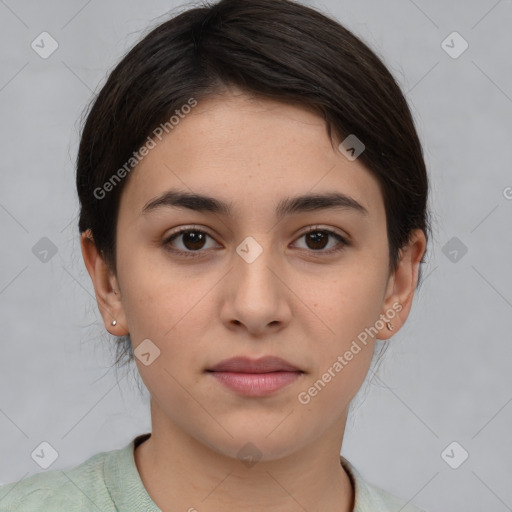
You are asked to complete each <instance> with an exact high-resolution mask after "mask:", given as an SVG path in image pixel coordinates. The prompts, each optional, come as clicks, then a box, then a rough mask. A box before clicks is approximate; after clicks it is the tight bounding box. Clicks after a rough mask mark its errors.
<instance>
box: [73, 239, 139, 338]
mask: <svg viewBox="0 0 512 512" xmlns="http://www.w3.org/2000/svg"><path fill="white" fill-rule="evenodd" d="M80 243H81V247H82V256H83V258H84V263H85V266H86V267H87V271H88V272H89V275H90V276H91V280H92V283H93V285H94V291H95V293H96V301H97V303H98V309H99V310H100V313H101V316H102V317H103V323H104V324H105V329H107V331H108V332H109V333H110V334H113V335H115V336H125V335H127V334H128V333H129V330H128V328H127V323H126V317H125V314H124V309H123V305H122V302H121V292H120V289H119V286H118V283H117V278H116V276H115V275H114V273H113V272H112V270H110V269H109V267H108V265H107V263H106V262H105V260H104V258H103V255H102V254H101V253H100V252H99V251H98V249H97V248H96V244H95V243H94V239H93V237H92V233H91V230H90V229H88V230H87V231H85V232H84V233H82V236H81V240H80ZM114 320H115V321H116V325H115V326H114V325H112V321H114Z"/></svg>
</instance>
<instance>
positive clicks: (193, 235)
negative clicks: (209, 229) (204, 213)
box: [183, 231, 204, 250]
mask: <svg viewBox="0 0 512 512" xmlns="http://www.w3.org/2000/svg"><path fill="white" fill-rule="evenodd" d="M183 243H184V244H185V247H186V248H187V249H190V250H197V249H201V248H202V246H203V245H204V234H203V233H197V232H196V231H189V232H188V233H185V234H184V235H183Z"/></svg>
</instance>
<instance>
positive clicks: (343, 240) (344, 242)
mask: <svg viewBox="0 0 512 512" xmlns="http://www.w3.org/2000/svg"><path fill="white" fill-rule="evenodd" d="M188 232H199V233H202V234H205V235H207V236H209V237H210V238H211V239H212V240H214V241H215V242H216V243H218V242H217V241H216V240H215V237H214V236H213V235H212V234H211V233H210V232H209V231H208V230H207V229H206V228H203V227H202V226H197V225H191V226H182V227H180V228H178V229H177V230H176V231H174V232H172V233H171V234H169V235H168V236H166V237H165V238H164V240H163V242H162V245H164V246H165V247H166V248H167V249H168V250H169V251H171V252H173V253H174V254H179V255H183V256H185V257H202V256H203V255H204V254H205V253H207V252H209V251H210V250H211V249H199V250H197V251H183V250H181V249H175V248H172V247H171V248H169V245H170V242H171V241H173V240H174V239H175V238H178V237H179V236H180V235H181V234H183V233H188ZM316 232H324V233H327V235H328V236H330V237H335V238H337V239H338V242H339V243H338V244H337V246H336V247H334V248H331V249H328V250H322V249H319V250H317V251H315V250H313V249H300V250H302V251H306V252H308V253H309V254H312V255H313V256H329V255H331V254H335V253H338V252H340V251H342V250H343V249H344V248H345V247H346V246H349V245H351V243H352V241H351V237H350V236H349V235H347V234H341V233H339V232H338V231H336V230H335V228H331V227H326V226H325V227H324V226H320V225H313V226H309V227H308V228H306V230H305V231H302V232H300V233H299V234H298V235H296V237H295V238H294V241H297V240H298V239H300V238H302V237H303V236H305V235H308V234H309V233H316ZM340 244H341V247H339V246H340Z"/></svg>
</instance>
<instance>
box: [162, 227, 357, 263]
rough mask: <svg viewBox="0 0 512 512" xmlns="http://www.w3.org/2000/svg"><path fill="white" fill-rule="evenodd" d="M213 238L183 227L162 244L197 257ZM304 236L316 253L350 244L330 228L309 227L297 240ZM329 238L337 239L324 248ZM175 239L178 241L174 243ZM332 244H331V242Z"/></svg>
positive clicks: (174, 250)
mask: <svg viewBox="0 0 512 512" xmlns="http://www.w3.org/2000/svg"><path fill="white" fill-rule="evenodd" d="M208 238H210V239H211V240H213V237H212V236H211V235H210V234H208V233H207V232H206V231H204V230H201V229H197V228H194V227H183V228H180V229H179V230H178V231H176V232H175V233H173V234H171V235H170V236H169V237H167V238H166V239H165V240H164V242H163V245H164V246H165V247H166V248H167V249H168V250H170V251H172V252H174V253H177V254H179V255H183V256H186V257H199V256H202V254H201V253H203V252H206V251H202V249H211V248H213V247H215V245H213V246H210V247H208V246H207V239H208ZM301 238H304V239H305V241H306V247H305V249H306V250H309V251H310V252H312V253H319V254H318V255H325V254H332V253H337V252H339V251H341V250H343V249H344V248H345V246H347V245H350V244H349V242H348V241H347V239H346V238H345V237H343V236H341V235H340V234H338V233H336V232H335V231H332V230H330V229H321V228H318V227H316V226H315V227H311V228H309V229H308V231H307V232H306V233H304V234H302V235H301V236H300V237H299V238H298V240H300V239H301ZM329 239H331V240H332V239H334V240H337V242H338V243H335V244H334V246H331V248H330V249H328V250H325V249H326V246H328V245H329ZM175 241H177V242H178V243H176V242H175ZM331 245H332V244H331Z"/></svg>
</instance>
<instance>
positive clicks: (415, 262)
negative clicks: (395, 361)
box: [377, 229, 426, 340]
mask: <svg viewBox="0 0 512 512" xmlns="http://www.w3.org/2000/svg"><path fill="white" fill-rule="evenodd" d="M425 249H426V238H425V233H423V231H422V230H421V229H417V230H415V231H414V232H413V234H412V236H411V240H410V242H409V243H408V244H407V245H406V246H404V247H403V248H402V249H401V250H400V257H399V261H398V265H397V269H396V270H395V272H394V273H393V274H392V275H391V276H390V277H389V280H388V283H387V289H386V295H385V300H384V306H383V307H384V310H383V311H382V314H381V318H382V319H383V320H384V323H386V327H385V328H384V329H381V330H380V331H379V335H378V336H377V337H378V339H381V340H387V339H389V338H390V337H391V336H392V335H393V334H395V333H396V332H398V331H399V330H400V329H401V327H402V325H403V324H404V323H405V321H406V320H407V317H408V316H409V312H410V310H411V307H412V303H413V299H414V292H415V291H416V285H417V283H418V275H419V266H420V263H421V260H422V258H423V255H424V253H425ZM388 321H389V322H390V323H391V326H392V330H390V329H389V328H388V327H387V322H388Z"/></svg>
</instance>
